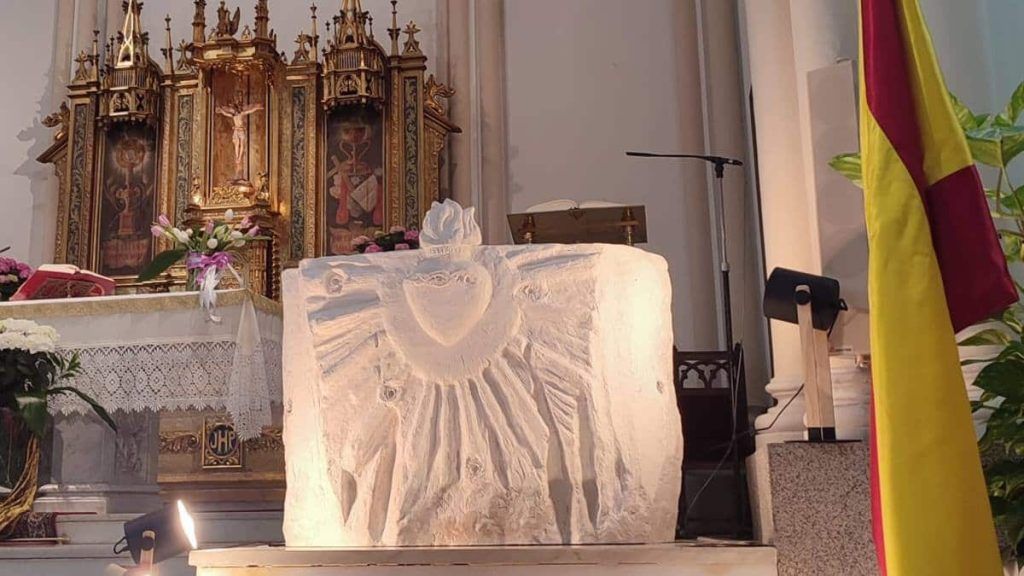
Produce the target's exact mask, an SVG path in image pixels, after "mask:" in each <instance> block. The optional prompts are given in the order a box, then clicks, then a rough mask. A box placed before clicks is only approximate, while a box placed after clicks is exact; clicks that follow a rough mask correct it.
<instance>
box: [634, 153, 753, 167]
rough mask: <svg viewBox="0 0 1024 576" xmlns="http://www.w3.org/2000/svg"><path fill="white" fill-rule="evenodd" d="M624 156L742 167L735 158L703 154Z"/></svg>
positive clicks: (639, 154)
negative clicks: (674, 159) (680, 159)
mask: <svg viewBox="0 0 1024 576" xmlns="http://www.w3.org/2000/svg"><path fill="white" fill-rule="evenodd" d="M626 156H632V157H634V158H692V159H694V160H704V161H706V162H711V163H712V164H719V165H728V166H743V162H741V161H740V160H737V159H735V158H726V157H725V156H706V155H703V154H658V153H656V152H626Z"/></svg>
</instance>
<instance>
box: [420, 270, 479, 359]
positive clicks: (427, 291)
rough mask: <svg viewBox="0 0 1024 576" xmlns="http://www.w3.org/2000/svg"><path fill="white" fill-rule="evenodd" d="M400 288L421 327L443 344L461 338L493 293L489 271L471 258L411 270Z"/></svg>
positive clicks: (470, 328)
mask: <svg viewBox="0 0 1024 576" xmlns="http://www.w3.org/2000/svg"><path fill="white" fill-rule="evenodd" d="M402 288H403V290H404V292H405V298H406V301H407V302H408V303H409V308H410V309H411V310H412V313H413V315H414V316H415V317H416V321H417V322H418V323H419V325H420V327H421V328H423V331H424V332H426V333H427V334H428V335H429V336H430V337H431V338H433V339H434V340H436V341H437V342H439V343H441V344H443V345H445V346H452V345H454V344H457V343H459V342H461V341H462V339H463V338H465V337H466V336H467V335H468V334H469V333H470V332H471V331H472V330H473V328H474V327H476V325H477V324H478V323H479V322H480V320H481V319H483V317H484V314H485V312H486V311H487V307H488V306H489V305H490V303H491V297H492V295H493V293H494V283H493V281H492V280H491V275H490V274H489V273H488V272H487V270H486V269H484V267H483V266H480V265H479V264H476V263H473V262H460V263H458V264H457V265H455V266H447V267H445V269H442V270H437V271H433V272H430V271H423V272H419V273H416V274H413V275H412V276H410V277H408V278H406V279H405V281H404V283H403V285H402Z"/></svg>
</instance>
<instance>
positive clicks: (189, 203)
mask: <svg viewBox="0 0 1024 576" xmlns="http://www.w3.org/2000/svg"><path fill="white" fill-rule="evenodd" d="M194 3H195V17H194V20H193V22H192V29H193V33H192V38H191V39H190V40H189V41H185V40H182V41H181V42H180V43H179V44H178V45H177V47H174V46H173V45H172V39H171V32H170V19H169V18H168V20H167V29H166V41H165V42H166V45H165V47H163V48H162V49H161V50H160V52H161V53H162V57H161V58H153V57H152V55H151V53H150V37H149V34H148V32H146V31H143V30H142V27H141V18H140V13H141V10H142V2H140V1H138V0H131V1H128V2H125V3H124V10H125V23H124V29H123V30H122V31H121V33H119V34H118V35H117V37H114V38H110V39H108V40H106V41H105V45H103V46H101V43H104V41H103V40H101V39H100V38H98V33H97V38H96V40H95V41H94V42H93V46H92V50H91V52H83V53H81V54H80V55H79V56H78V57H77V58H76V70H75V73H74V79H73V81H72V83H71V84H70V86H69V97H68V101H67V103H66V104H65V105H63V106H62V107H61V109H60V111H58V112H57V113H55V114H54V115H52V116H50V117H49V118H47V119H46V124H47V125H48V126H51V127H55V128H58V132H57V135H56V138H55V142H54V144H53V146H52V147H51V148H50V149H49V150H47V151H46V152H45V153H44V154H43V156H41V157H40V161H42V162H45V163H50V164H53V165H54V167H55V169H56V172H57V174H58V177H59V182H60V194H59V207H58V219H59V221H58V233H57V239H56V257H55V259H56V261H57V262H59V263H68V264H74V265H76V266H79V267H81V268H87V269H91V270H95V271H97V272H99V273H101V274H105V275H108V276H112V277H114V278H115V279H117V281H118V286H119V291H121V292H127V293H131V292H143V291H160V290H166V289H169V287H171V286H173V285H176V284H181V281H182V274H183V273H182V271H180V270H179V271H176V272H174V273H171V274H170V275H168V276H167V277H165V278H162V279H160V280H159V281H157V282H154V283H150V284H148V285H141V284H139V283H137V282H136V281H135V278H136V277H137V275H138V273H139V272H140V271H141V270H142V269H143V268H144V267H145V266H146V265H147V264H148V263H149V262H150V260H151V259H152V257H153V256H154V255H155V254H156V253H157V252H158V251H160V250H162V249H163V248H164V246H161V245H160V243H161V242H162V241H161V240H156V239H153V238H152V237H151V234H150V232H149V228H150V225H151V223H152V222H153V221H154V220H155V219H156V217H157V216H158V215H159V214H167V215H168V216H170V218H171V220H173V221H176V222H191V223H197V222H200V221H202V220H205V219H210V218H221V217H222V215H223V214H224V213H225V211H226V210H227V209H229V208H230V209H232V210H234V212H235V214H236V217H237V218H238V219H241V218H243V217H245V216H250V217H251V218H252V219H253V220H255V221H257V222H258V223H259V224H260V226H261V228H263V229H264V230H266V231H267V232H268V233H269V234H270V235H271V236H272V237H273V240H272V242H270V243H268V244H265V245H264V246H263V248H262V249H260V248H254V249H253V250H252V251H250V253H249V254H248V258H247V259H246V260H247V266H246V268H247V273H248V277H249V279H250V281H251V285H252V287H253V289H254V290H256V291H258V292H260V293H263V294H264V295H266V296H268V297H271V298H275V297H276V296H277V291H278V278H279V276H280V270H281V268H282V267H288V266H291V265H294V264H295V263H297V262H298V261H299V260H301V259H302V258H310V257H318V256H324V255H336V254H344V253H348V252H351V251H352V240H353V239H354V238H356V237H358V236H363V235H368V236H372V235H373V233H374V232H375V231H377V230H384V231H387V230H388V229H390V228H391V227H394V226H402V227H406V228H412V227H416V226H417V225H418V223H419V222H420V220H421V218H422V216H423V214H425V213H426V211H427V210H428V209H429V207H430V204H431V202H432V201H434V200H438V199H441V198H443V197H445V196H446V195H447V190H446V189H447V181H448V178H447V177H446V171H445V168H444V165H445V151H446V146H447V141H448V135H449V134H451V133H453V132H458V131H459V130H458V128H456V127H455V126H454V125H452V124H451V122H450V121H449V120H448V117H447V103H446V99H447V98H448V97H450V96H451V95H452V94H453V92H452V91H451V90H450V89H449V88H447V87H446V86H444V85H442V84H440V83H438V82H436V81H435V80H434V78H433V77H432V76H431V77H430V78H425V74H426V62H427V57H426V55H424V54H423V52H422V51H421V49H420V45H419V42H418V41H417V39H416V35H417V33H418V32H419V29H418V28H417V27H416V25H415V24H413V23H410V24H409V25H408V26H406V27H405V28H404V30H402V29H399V26H398V19H397V7H396V6H395V5H396V4H397V2H392V5H393V7H395V8H393V10H392V14H391V22H392V25H391V27H390V28H389V29H388V36H389V40H388V44H389V45H390V46H389V49H385V47H384V46H382V45H381V44H380V43H379V42H378V41H377V40H376V38H375V36H374V32H373V18H372V17H371V16H370V14H369V13H368V12H365V11H363V9H362V6H361V3H360V0H343V1H342V4H343V5H342V8H341V10H340V12H338V13H337V14H336V15H334V16H332V17H331V18H330V19H328V20H327V22H324V23H323V26H322V27H323V28H324V30H325V32H324V35H323V36H321V34H320V32H319V29H320V28H321V26H320V25H319V24H318V18H317V9H316V7H315V6H314V7H312V9H311V11H312V15H311V21H310V31H311V32H310V33H306V32H303V33H300V34H299V36H298V39H297V40H296V45H297V47H296V49H295V50H294V52H293V54H292V55H290V56H289V55H288V54H286V53H285V52H282V51H281V50H280V49H279V46H278V39H277V34H276V33H275V32H274V31H273V30H271V28H270V11H269V6H268V2H267V0H257V3H256V8H255V19H254V23H253V25H252V26H251V27H250V26H249V25H247V24H243V23H242V12H241V10H240V9H238V8H235V9H233V10H232V9H231V8H229V7H228V6H227V5H226V3H225V2H220V5H219V6H218V7H217V8H216V20H215V21H213V25H212V26H210V27H209V28H208V25H207V5H206V4H207V3H206V0H195V2H194ZM158 61H159V62H160V63H158Z"/></svg>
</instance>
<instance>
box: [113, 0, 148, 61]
mask: <svg viewBox="0 0 1024 576" xmlns="http://www.w3.org/2000/svg"><path fill="white" fill-rule="evenodd" d="M122 9H123V10H124V16H125V18H124V27H123V28H122V29H121V36H120V37H119V38H118V40H119V41H120V43H121V45H120V49H119V50H118V52H117V62H116V63H115V64H114V67H115V68H119V69H121V68H134V67H136V66H141V65H143V64H145V63H146V61H147V59H148V56H149V54H148V52H149V34H146V33H144V32H143V31H142V18H141V14H142V2H139V0H126V1H125V2H124V3H123V4H122Z"/></svg>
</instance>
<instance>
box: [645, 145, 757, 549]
mask: <svg viewBox="0 0 1024 576" xmlns="http://www.w3.org/2000/svg"><path fill="white" fill-rule="evenodd" d="M626 155H627V156H632V157H637V158H682V159H692V160H702V161H704V162H708V163H710V164H712V165H713V166H714V169H715V202H714V204H715V206H714V209H715V214H716V220H717V223H718V256H719V264H720V266H719V274H720V275H721V276H720V277H721V290H722V293H721V299H722V321H723V324H724V326H723V328H724V330H723V331H724V336H725V338H724V340H725V346H724V351H722V352H712V353H700V352H678V353H677V354H676V356H677V362H676V364H677V367H676V379H677V382H676V384H677V399H678V400H679V401H680V407H682V405H683V403H685V402H686V401H687V400H685V399H683V398H682V396H685V395H686V389H685V388H684V387H683V381H684V380H685V379H686V378H687V372H690V371H692V368H693V367H692V366H690V364H692V363H693V362H695V361H696V362H704V363H705V364H707V363H715V362H717V363H718V365H719V366H720V367H721V368H724V371H725V373H726V374H727V376H728V379H729V395H730V403H729V404H730V406H729V408H730V410H729V411H730V417H731V420H732V421H731V424H732V426H731V438H730V440H729V447H728V448H727V450H726V453H725V454H724V455H722V456H721V458H722V459H721V461H720V462H719V463H718V465H717V466H715V467H714V469H713V470H714V471H713V472H712V479H713V478H714V474H716V473H717V472H718V471H719V470H720V469H721V467H722V465H723V464H725V462H726V461H727V460H731V464H732V466H731V468H732V473H733V482H734V487H735V492H736V494H735V496H736V523H735V525H734V527H733V530H732V532H733V535H734V536H736V537H747V536H748V534H749V532H750V530H751V528H750V508H749V505H748V498H747V493H746V490H745V486H744V485H743V481H742V474H743V457H744V456H745V454H743V452H747V451H748V449H747V448H746V446H747V444H749V442H746V440H749V438H748V436H749V426H750V424H749V422H748V417H747V414H746V405H747V403H746V385H745V382H744V380H745V370H744V366H743V363H744V355H743V344H742V343H741V342H736V341H735V339H734V335H733V326H732V294H731V287H730V283H729V272H730V266H729V244H728V231H727V229H726V225H725V167H726V166H743V162H741V161H739V160H736V159H734V158H726V157H723V156H707V155H702V154H656V153H651V152H626ZM707 355H711V356H714V358H712V357H706V356H707ZM680 362H682V365H680ZM705 384H706V385H707V386H708V387H710V382H705ZM741 417H742V421H741V420H740V418H741ZM687 453H690V450H689V448H688V449H687ZM684 473H685V470H684ZM708 482H710V479H709V481H708ZM704 488H707V483H706V484H705V485H704V487H703V488H702V489H701V491H700V492H698V493H697V495H696V496H695V497H694V501H693V502H692V503H691V504H690V505H689V506H687V504H686V502H685V501H683V502H680V512H681V517H680V524H682V523H683V522H684V521H685V519H686V517H687V516H686V514H687V513H688V510H689V508H690V506H692V505H693V504H696V502H697V500H698V499H699V498H700V496H701V495H702V494H703V492H704ZM682 498H683V499H684V500H685V498H686V491H685V477H684V490H683V496H682ZM680 530H681V532H682V533H685V535H686V536H688V537H693V536H695V535H697V534H694V533H692V531H690V530H686V528H685V527H684V526H680Z"/></svg>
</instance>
